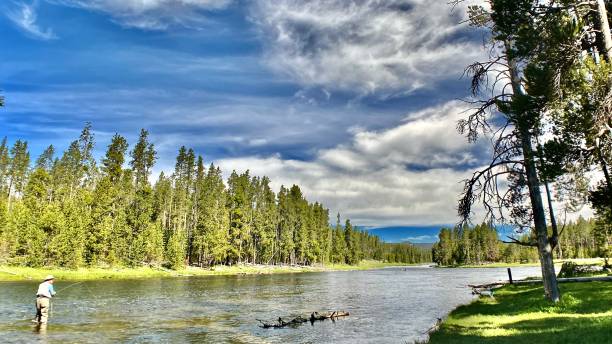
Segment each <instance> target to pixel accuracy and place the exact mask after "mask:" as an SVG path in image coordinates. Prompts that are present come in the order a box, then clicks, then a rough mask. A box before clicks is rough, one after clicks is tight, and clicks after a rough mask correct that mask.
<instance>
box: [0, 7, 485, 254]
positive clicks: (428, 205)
mask: <svg viewBox="0 0 612 344" xmlns="http://www.w3.org/2000/svg"><path fill="white" fill-rule="evenodd" d="M0 13H1V14H0V36H1V37H2V39H1V40H0V92H1V94H2V95H3V96H4V97H5V98H6V101H5V102H6V104H5V105H6V106H5V108H3V109H0V136H7V137H8V139H9V141H11V142H14V140H16V139H25V140H27V141H28V142H29V144H30V147H31V151H32V155H34V156H36V155H37V154H39V153H40V152H41V151H42V150H43V149H44V148H45V147H46V146H47V145H49V144H54V145H55V146H56V147H58V148H59V149H60V150H63V149H65V148H66V147H67V146H68V144H69V142H70V141H72V140H74V139H75V138H76V137H77V136H78V134H79V132H80V130H81V128H82V127H83V125H84V124H85V123H86V122H91V123H92V124H93V127H94V130H95V136H96V142H97V146H96V153H97V154H98V156H101V155H102V154H103V153H104V150H105V148H106V146H107V145H108V143H109V141H110V138H111V137H112V135H114V134H115V133H119V134H121V135H123V136H125V137H127V138H128V141H129V142H131V143H134V141H135V140H136V138H137V136H138V133H139V131H140V128H145V129H147V130H149V131H150V134H151V139H152V141H153V142H154V143H155V146H156V148H157V150H158V156H159V159H158V161H157V165H156V167H155V173H156V174H157V173H159V172H161V171H171V170H172V169H173V166H174V159H175V157H176V153H177V150H178V148H179V147H180V146H181V145H185V146H187V147H192V148H193V149H194V150H195V151H196V153H198V154H201V155H202V156H203V157H204V159H205V161H207V162H208V163H210V162H214V163H215V164H217V165H220V166H221V167H222V169H223V170H224V172H225V173H226V174H229V173H230V172H231V171H232V170H234V169H235V170H237V171H244V170H247V169H249V170H250V171H251V173H252V174H254V175H259V176H263V175H266V176H269V177H270V178H271V179H272V181H273V184H272V185H273V187H274V188H275V189H277V190H278V189H279V188H280V185H292V184H298V185H300V187H301V188H302V189H303V191H304V193H305V195H306V197H307V198H308V199H309V200H310V201H319V202H322V203H323V204H324V205H325V206H327V207H328V208H330V211H331V213H332V214H335V213H337V212H340V213H341V215H342V217H343V218H346V217H349V218H350V219H351V220H352V222H353V223H354V224H357V225H359V226H361V227H363V228H367V229H376V233H377V234H379V235H380V236H381V237H383V239H386V240H389V241H398V240H404V239H406V240H409V241H413V242H432V241H434V240H435V235H436V234H437V231H438V229H439V228H440V226H450V225H453V224H454V223H456V222H457V221H458V218H457V216H456V204H457V199H458V197H459V196H458V195H459V193H460V192H461V187H462V184H461V181H462V180H463V179H465V178H467V177H468V176H469V175H470V174H471V172H473V171H474V170H475V169H476V168H477V167H479V166H482V165H483V164H484V163H485V162H486V160H487V158H489V157H490V152H489V150H488V148H487V147H488V145H487V143H486V142H477V143H475V144H470V143H468V142H467V140H466V139H465V138H464V137H462V136H461V135H459V134H458V133H457V131H456V123H457V121H458V120H459V119H460V118H462V117H464V116H465V113H464V111H466V110H467V109H468V107H467V105H466V103H465V102H463V101H462V99H466V98H467V97H468V91H469V82H468V80H466V79H465V78H462V74H463V70H464V68H465V67H466V66H467V65H468V64H470V63H472V62H474V61H476V60H482V59H483V58H485V57H486V53H487V51H486V49H485V47H484V45H483V41H484V40H485V39H486V37H485V36H484V34H483V32H479V31H478V30H476V29H474V28H471V27H469V26H468V25H467V24H465V23H464V20H465V19H466V14H465V9H464V8H463V7H461V6H460V7H457V8H454V9H453V8H452V7H451V6H449V5H448V1H447V0H388V1H375V0H360V1H357V0H355V1H352V0H324V1H323V0H322V1H289V0H269V1H267V0H260V1H258V0H252V1H237V0H37V1H36V0H33V1H32V0H3V1H1V2H0ZM398 228H399V229H398ZM385 229H388V230H387V231H385ZM398 231H399V232H398Z"/></svg>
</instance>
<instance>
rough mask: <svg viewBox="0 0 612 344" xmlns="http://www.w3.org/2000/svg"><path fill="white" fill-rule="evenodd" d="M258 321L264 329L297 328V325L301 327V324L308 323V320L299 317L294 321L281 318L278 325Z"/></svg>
mask: <svg viewBox="0 0 612 344" xmlns="http://www.w3.org/2000/svg"><path fill="white" fill-rule="evenodd" d="M257 321H259V322H260V323H261V325H260V326H261V327H262V328H283V327H286V326H295V325H299V324H302V323H305V322H307V321H308V319H306V318H303V317H301V316H299V317H297V318H294V319H292V320H290V321H285V320H283V318H280V317H279V318H278V321H277V322H276V323H268V322H265V321H263V320H260V319H257Z"/></svg>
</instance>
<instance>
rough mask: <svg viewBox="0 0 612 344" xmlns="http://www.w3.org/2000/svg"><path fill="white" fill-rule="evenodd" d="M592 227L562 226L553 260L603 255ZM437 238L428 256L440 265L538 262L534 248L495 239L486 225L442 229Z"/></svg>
mask: <svg viewBox="0 0 612 344" xmlns="http://www.w3.org/2000/svg"><path fill="white" fill-rule="evenodd" d="M596 226H597V222H596V220H595V219H589V220H585V219H583V218H582V217H580V218H579V219H578V220H577V221H575V222H569V223H567V224H566V225H565V226H563V231H562V232H561V234H560V236H559V243H558V244H557V246H556V247H555V250H554V256H555V258H557V259H571V258H594V257H600V256H603V255H605V250H606V246H605V242H603V241H601V240H598V234H599V232H598V231H597V230H596ZM550 231H552V229H550ZM530 235H531V236H533V235H534V233H531V234H524V235H523V236H524V237H523V238H520V241H521V242H529V241H531V240H533V237H531V236H530ZM438 238H439V241H438V242H437V243H436V244H434V246H433V248H432V254H433V260H434V262H436V263H438V264H440V265H463V264H484V263H496V262H504V263H526V262H537V261H538V251H537V250H536V249H535V248H534V247H530V246H526V245H519V244H517V243H516V242H514V243H512V242H511V241H510V240H509V239H508V238H506V237H504V236H500V235H498V233H497V231H496V230H495V228H493V227H492V226H490V225H489V224H487V223H482V224H479V225H476V226H474V227H465V228H461V227H455V228H453V229H450V228H443V229H441V230H440V234H439V236H438ZM504 241H508V242H504Z"/></svg>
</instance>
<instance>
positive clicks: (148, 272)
mask: <svg viewBox="0 0 612 344" xmlns="http://www.w3.org/2000/svg"><path fill="white" fill-rule="evenodd" d="M391 266H403V265H402V264H398V263H384V262H379V261H373V260H365V261H362V262H360V263H359V264H358V265H347V264H333V265H315V266H274V265H248V264H245V265H232V266H225V265H217V266H214V267H212V268H197V267H187V268H185V269H182V270H178V271H174V270H167V269H159V268H158V269H156V268H150V267H138V268H96V267H87V268H80V269H75V270H71V269H62V268H29V267H20V266H6V265H5V266H1V265H0V281H20V280H41V279H43V278H44V277H45V276H46V275H49V274H51V275H54V276H55V278H57V279H58V280H77V281H80V280H98V279H134V278H150V277H181V276H217V275H256V274H274V273H300V272H323V271H338V270H369V269H380V268H385V267H391Z"/></svg>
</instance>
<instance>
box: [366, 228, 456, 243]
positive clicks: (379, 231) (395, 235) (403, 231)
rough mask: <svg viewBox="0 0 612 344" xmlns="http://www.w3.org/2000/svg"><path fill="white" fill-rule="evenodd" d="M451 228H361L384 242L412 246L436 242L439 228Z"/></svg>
mask: <svg viewBox="0 0 612 344" xmlns="http://www.w3.org/2000/svg"><path fill="white" fill-rule="evenodd" d="M443 227H452V226H450V225H435V226H396V227H379V228H362V230H366V231H368V232H369V233H370V234H374V235H376V236H378V237H379V238H381V239H382V240H384V241H385V242H390V243H398V242H411V243H413V244H432V243H434V242H437V241H438V233H439V232H440V228H443Z"/></svg>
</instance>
